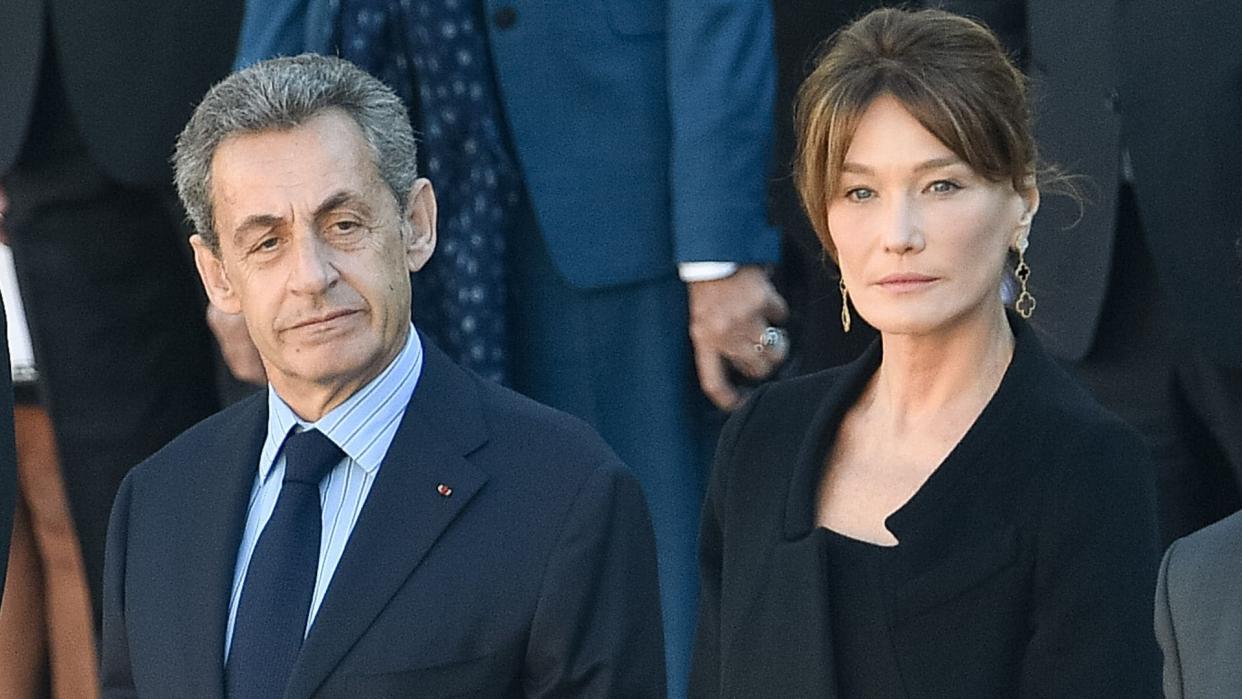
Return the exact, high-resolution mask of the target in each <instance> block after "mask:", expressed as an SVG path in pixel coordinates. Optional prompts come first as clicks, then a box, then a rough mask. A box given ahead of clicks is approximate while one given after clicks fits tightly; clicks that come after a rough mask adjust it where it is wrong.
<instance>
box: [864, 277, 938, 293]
mask: <svg viewBox="0 0 1242 699" xmlns="http://www.w3.org/2000/svg"><path fill="white" fill-rule="evenodd" d="M938 280H939V278H938V277H932V276H928V275H926V274H915V273H911V272H903V273H901V274H890V275H887V276H885V277H882V278H880V280H879V281H877V282H876V285H877V286H879V287H880V288H883V289H886V290H888V291H898V292H900V291H918V290H921V289H926V288H927V287H928V286H930V285H931V284H933V283H935V282H936V281H938Z"/></svg>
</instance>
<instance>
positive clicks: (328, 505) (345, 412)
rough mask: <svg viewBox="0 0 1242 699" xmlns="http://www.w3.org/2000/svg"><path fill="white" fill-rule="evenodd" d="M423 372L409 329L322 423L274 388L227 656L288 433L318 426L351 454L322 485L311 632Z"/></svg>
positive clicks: (238, 569)
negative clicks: (305, 416) (393, 353)
mask: <svg viewBox="0 0 1242 699" xmlns="http://www.w3.org/2000/svg"><path fill="white" fill-rule="evenodd" d="M422 369H423V345H422V342H421V341H420V340H419V339H418V333H417V332H415V331H414V328H413V326H411V327H410V331H409V337H408V338H407V339H406V342H405V346H404V347H403V348H402V349H401V352H400V353H399V354H398V355H397V358H396V359H394V360H393V361H392V363H391V364H389V365H388V367H387V368H385V369H384V371H382V372H381V373H380V374H379V376H376V377H375V378H374V379H372V380H371V381H370V382H369V383H368V384H366V385H365V386H363V387H362V388H361V389H359V390H358V392H357V393H354V395H352V396H350V397H349V398H348V399H347V400H346V401H345V402H344V403H341V404H340V405H338V406H336V407H335V408H333V409H332V410H331V412H329V413H328V414H327V415H324V416H323V417H322V418H320V419H319V420H318V421H317V422H306V421H305V420H302V419H301V418H299V417H298V416H297V414H295V413H294V412H293V409H292V408H290V407H289V406H288V404H286V403H285V402H284V400H282V399H281V398H280V396H279V395H277V394H276V391H275V389H273V388H272V387H271V385H270V384H269V385H268V388H267V439H266V441H264V443H263V449H262V451H260V452H259V464H258V473H257V474H256V475H255V481H254V487H253V488H252V489H251V491H250V505H249V507H248V508H247V510H246V526H245V529H244V530H242V540H241V546H240V547H239V548H238V550H237V564H236V566H234V568H233V590H232V594H231V595H230V596H229V623H228V630H227V631H226V632H225V637H224V657H225V658H228V655H229V649H230V648H231V647H232V643H233V624H234V622H235V621H236V619H237V604H238V602H239V601H240V600H241V593H242V583H243V582H244V581H245V579H246V570H247V568H248V567H249V566H250V556H251V555H252V554H253V553H254V547H255V544H256V543H258V541H259V535H260V534H261V533H263V527H264V526H265V525H266V524H267V520H268V519H269V518H270V517H271V516H272V510H274V509H275V508H276V498H277V497H278V496H279V495H280V486H281V483H282V481H284V476H285V457H284V453H283V452H282V451H281V445H282V444H284V441H285V436H286V435H288V434H289V432H290V430H293V429H295V428H298V429H303V430H310V429H317V430H319V431H320V432H322V433H324V434H325V435H327V437H328V438H329V439H331V440H332V441H333V442H335V443H336V445H337V446H338V447H340V448H341V451H343V452H345V458H343V459H341V462H340V463H339V464H337V465H336V466H335V467H334V468H333V469H332V470H331V471H330V472H329V473H328V476H327V477H326V478H324V480H323V482H322V483H320V484H319V499H320V505H321V506H322V509H323V534H322V536H321V537H320V542H319V569H318V571H317V572H316V574H315V592H314V596H313V597H311V606H310V614H309V616H308V617H307V619H306V629H307V631H308V632H309V631H310V627H311V624H312V623H313V622H314V621H315V614H316V613H317V612H318V611H319V605H320V604H321V603H322V602H323V596H324V593H325V592H326V591H327V589H328V583H330V582H331V581H332V574H333V573H334V572H335V571H336V564H337V563H338V562H340V560H341V553H342V552H343V551H344V550H345V545H346V543H348V541H349V535H350V533H352V532H353V530H354V524H355V523H356V522H357V521H358V515H359V514H360V513H361V512H362V506H363V504H364V503H365V502H366V500H367V494H368V493H370V492H371V484H372V483H374V482H375V476H376V475H377V474H378V473H379V469H380V463H381V462H382V461H383V460H384V455H385V454H386V453H388V447H389V445H391V444H392V440H393V437H394V436H395V435H396V434H397V427H398V426H399V425H400V424H401V418H402V416H404V415H405V407H406V404H407V403H409V401H410V396H412V395H413V394H414V388H415V386H416V385H417V384H418V379H419V376H420V375H421V374H422Z"/></svg>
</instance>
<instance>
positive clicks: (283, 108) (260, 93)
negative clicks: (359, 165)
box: [173, 53, 418, 253]
mask: <svg viewBox="0 0 1242 699" xmlns="http://www.w3.org/2000/svg"><path fill="white" fill-rule="evenodd" d="M331 109H339V110H341V111H343V112H345V113H346V114H348V115H349V116H350V117H351V118H352V119H353V120H354V122H355V123H357V124H358V127H359V128H360V129H361V130H362V135H363V137H364V138H365V139H366V142H367V144H368V145H369V146H370V148H371V156H372V159H373V160H374V162H375V166H376V169H377V170H378V171H379V174H380V177H382V178H383V180H384V182H385V183H387V185H388V187H389V188H390V189H391V190H392V193H393V196H395V197H396V198H397V206H398V207H399V208H402V209H404V208H405V199H406V195H407V194H408V193H409V191H410V188H411V187H413V186H414V180H415V179H416V178H417V176H418V175H417V161H416V157H415V144H414V130H413V129H412V128H411V127H410V118H409V113H408V112H407V111H406V107H405V105H404V103H402V102H401V99H400V98H399V97H397V95H396V94H394V93H393V91H392V90H391V89H389V88H388V87H387V86H386V85H384V84H383V83H382V82H380V81H379V80H377V79H375V78H373V77H371V76H370V75H369V74H367V73H366V72H365V71H363V70H362V69H361V68H358V67H357V66H355V65H354V64H352V63H350V62H349V61H346V60H343V59H340V58H333V57H331V56H321V55H316V54H309V53H307V54H302V55H301V56H294V57H292V58H273V59H271V60H267V61H263V62H261V63H256V64H255V65H253V66H250V67H249V68H246V69H245V70H242V71H239V72H236V73H234V74H232V75H230V76H228V77H227V78H225V79H224V80H222V81H221V82H220V83H218V84H217V85H216V86H215V87H213V88H211V90H210V91H209V92H208V93H207V96H206V97H204V98H203V101H202V102H201V103H199V105H198V107H197V108H196V109H195V110H194V114H193V116H191V117H190V122H189V123H188V124H186V127H185V129H184V130H183V131H182V132H181V135H180V136H179V137H178V138H177V150H176V153H175V154H174V155H173V167H174V168H175V170H176V181H177V193H178V194H179V195H180V196H181V203H182V204H183V205H184V206H185V210H186V213H187V214H189V217H190V221H191V222H192V223H193V224H194V229H195V231H197V232H198V233H199V235H201V236H203V239H204V240H205V241H206V242H207V244H208V246H210V247H211V249H212V250H214V251H216V252H217V253H218V252H219V250H220V248H219V245H220V239H219V237H218V235H217V231H216V230H215V219H214V217H213V215H212V201H211V161H212V158H213V157H214V156H215V152H216V148H218V147H219V145H220V144H221V143H222V142H223V141H224V140H225V139H227V138H229V137H230V136H237V135H242V134H253V133H260V132H263V131H287V130H290V129H293V128H296V127H298V126H301V125H302V124H304V123H306V122H307V121H308V120H310V119H312V118H313V117H315V116H318V115H320V114H322V113H324V112H325V111H327V110H331Z"/></svg>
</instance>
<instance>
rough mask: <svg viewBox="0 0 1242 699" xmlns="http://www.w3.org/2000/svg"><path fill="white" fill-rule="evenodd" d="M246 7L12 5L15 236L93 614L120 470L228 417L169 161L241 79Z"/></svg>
mask: <svg viewBox="0 0 1242 699" xmlns="http://www.w3.org/2000/svg"><path fill="white" fill-rule="evenodd" d="M240 13H241V7H240V1H239V0H238V1H237V2H234V1H233V0H208V1H207V2H171V3H170V2H163V1H156V0H135V1H134V2H126V3H120V4H116V3H97V2H87V1H85V0H76V1H75V0H71V1H67V2H55V3H53V2H44V1H43V0H11V1H8V2H4V3H0V46H2V47H3V49H0V94H3V95H4V96H5V97H4V104H5V108H4V110H3V111H0V182H2V183H3V187H4V189H5V191H6V193H7V194H8V197H9V211H8V214H7V215H6V217H5V228H6V231H7V233H8V238H9V243H10V244H11V246H12V249H13V255H14V260H15V263H16V269H17V277H18V281H19V285H20V288H21V293H22V297H23V302H24V305H25V311H26V317H27V320H28V321H29V328H30V333H31V336H32V340H33V345H34V355H35V360H36V364H37V366H38V369H39V400H40V402H41V404H42V405H43V406H45V407H46V409H47V413H48V415H49V416H50V418H51V427H52V429H53V431H54V433H55V449H54V451H55V453H56V454H57V455H58V457H59V459H58V460H59V463H60V466H61V469H62V471H63V482H64V488H65V491H66V495H67V501H68V507H69V512H70V513H71V515H72V518H73V526H74V530H75V531H76V536H77V537H78V539H79V541H80V545H81V549H82V559H83V561H84V564H85V571H86V580H87V583H88V585H89V587H90V591H91V598H92V601H93V608H94V610H95V618H96V619H98V609H99V598H100V587H101V569H102V566H103V550H104V537H105V529H106V527H107V521H108V513H109V510H110V509H111V507H112V501H113V498H114V496H115V493H116V490H117V487H118V486H119V484H120V481H121V479H122V477H123V476H124V475H125V473H126V471H127V470H128V469H129V468H130V467H131V466H133V465H134V464H137V463H138V462H139V461H141V460H142V459H143V458H145V457H146V456H148V455H150V454H151V453H153V452H154V451H155V450H156V449H158V448H159V447H161V446H163V444H164V443H165V442H166V441H167V440H168V439H170V438H171V437H172V436H174V435H176V434H177V433H178V432H180V431H182V430H183V429H184V428H186V427H188V426H189V425H191V424H193V423H194V422H195V421H197V420H198V419H200V418H202V417H204V416H206V415H208V414H209V413H211V412H212V411H213V410H215V409H216V407H217V406H218V399H217V391H216V387H215V375H214V369H213V362H212V344H211V339H210V334H209V332H208V330H207V327H206V325H205V323H204V320H203V318H204V314H203V308H204V305H205V304H204V300H203V297H202V294H201V292H200V291H199V290H198V289H197V282H196V280H195V276H194V272H193V268H192V266H191V263H190V259H189V248H188V245H186V244H185V242H184V241H185V240H186V229H185V227H184V225H183V218H184V214H183V213H182V212H181V210H180V208H179V206H177V204H176V199H175V195H174V194H173V191H172V180H171V172H170V168H169V165H168V158H169V156H170V155H171V152H172V146H173V140H174V138H175V136H176V134H177V132H178V131H179V130H180V129H181V127H182V126H184V124H185V121H186V119H187V118H188V116H189V114H190V110H191V109H192V108H193V106H194V104H195V103H196V102H197V101H198V99H199V98H200V97H201V96H202V94H203V93H204V92H205V91H206V88H207V87H208V86H209V85H210V84H211V83H212V82H213V81H214V80H216V79H217V78H219V77H221V76H223V75H224V74H225V73H226V72H227V70H228V66H229V61H230V59H231V57H232V55H233V50H234V46H235V44H236V39H237V31H238V26H239V22H240ZM48 448H49V449H51V445H48ZM28 495H29V496H30V497H34V498H37V497H42V496H41V495H39V494H28ZM31 514H32V516H33V515H34V514H35V513H34V512H33V511H32V513H31ZM34 524H36V525H37V522H34ZM36 536H37V531H36Z"/></svg>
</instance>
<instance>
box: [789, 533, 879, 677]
mask: <svg viewBox="0 0 1242 699" xmlns="http://www.w3.org/2000/svg"><path fill="white" fill-rule="evenodd" d="M815 536H816V538H818V539H819V542H820V543H819V546H818V547H817V548H818V549H819V550H820V551H821V552H822V555H823V564H824V576H823V581H824V582H823V584H822V585H821V586H820V587H819V589H817V590H808V591H807V593H808V594H818V595H824V596H829V597H831V602H830V603H829V605H828V615H829V622H830V623H831V624H832V626H831V627H830V628H831V630H832V634H831V635H832V638H831V642H832V645H833V654H832V655H833V660H834V662H835V663H836V667H837V691H838V693H839V695H840V696H843V697H887V696H893V692H894V691H895V690H899V689H900V685H898V684H896V682H897V674H898V670H897V665H896V663H897V659H896V658H895V657H893V640H892V635H891V634H890V633H889V625H888V610H887V608H886V606H885V604H884V596H883V595H882V594H881V593H880V588H879V585H880V584H881V583H882V582H883V579H882V578H881V577H880V571H881V570H882V567H883V566H884V562H885V557H886V556H887V555H888V554H891V553H893V552H894V549H893V548H889V547H885V546H877V545H875V544H870V543H867V542H865V541H859V540H858V539H853V538H850V537H848V536H846V535H844V534H841V533H839V532H835V531H832V530H831V529H824V528H822V527H821V528H819V529H817V530H816V531H815ZM829 640H830V639H828V638H826V637H824V638H811V639H807V641H808V642H809V643H827V642H829Z"/></svg>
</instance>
